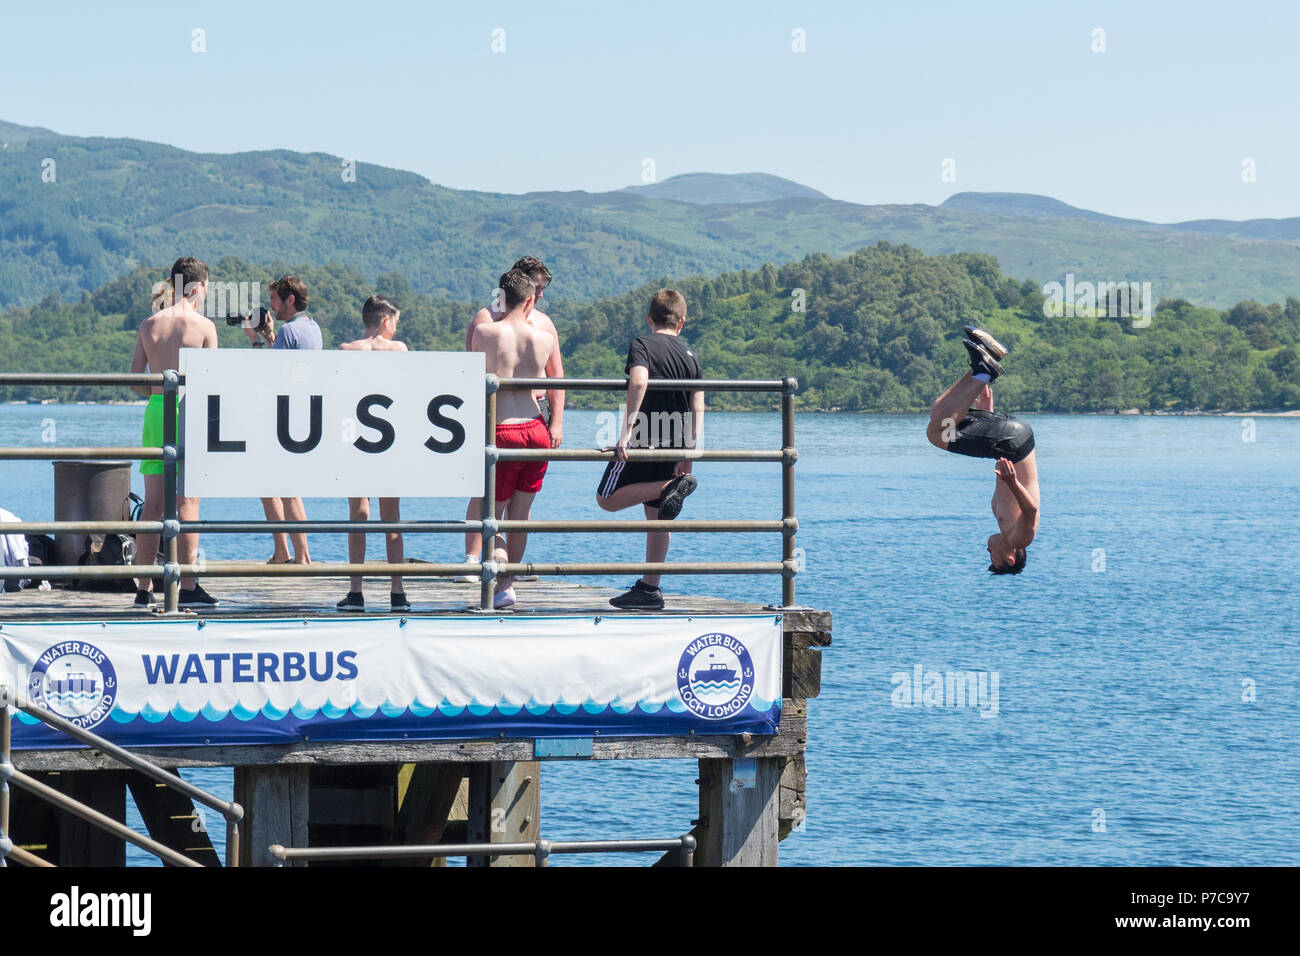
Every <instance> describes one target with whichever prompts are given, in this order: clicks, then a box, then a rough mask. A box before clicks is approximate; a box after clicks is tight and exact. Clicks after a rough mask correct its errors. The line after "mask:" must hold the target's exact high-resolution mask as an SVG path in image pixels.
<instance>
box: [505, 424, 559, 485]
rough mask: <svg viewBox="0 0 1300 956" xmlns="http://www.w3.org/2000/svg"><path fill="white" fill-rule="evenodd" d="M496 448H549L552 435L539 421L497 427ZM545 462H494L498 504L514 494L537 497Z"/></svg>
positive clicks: (544, 473) (544, 474)
mask: <svg viewBox="0 0 1300 956" xmlns="http://www.w3.org/2000/svg"><path fill="white" fill-rule="evenodd" d="M497 447H498V448H550V447H551V433H550V432H549V431H548V430H547V428H546V423H545V422H543V421H542V420H541V418H534V419H532V420H531V421H527V422H515V423H511V424H508V425H498V426H497ZM547 464H548V462H545V461H499V462H497V502H498V503H500V502H503V501H505V500H506V499H507V498H509V497H510V496H511V495H513V494H514V493H515V492H516V491H523V492H527V493H528V494H536V493H537V492H539V491H541V490H542V478H544V477H545V476H546V466H547Z"/></svg>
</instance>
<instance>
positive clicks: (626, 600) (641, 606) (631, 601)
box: [609, 579, 664, 611]
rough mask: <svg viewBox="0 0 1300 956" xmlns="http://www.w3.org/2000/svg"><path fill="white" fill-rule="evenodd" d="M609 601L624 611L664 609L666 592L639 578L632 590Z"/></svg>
mask: <svg viewBox="0 0 1300 956" xmlns="http://www.w3.org/2000/svg"><path fill="white" fill-rule="evenodd" d="M609 603H610V604H612V605H614V607H616V608H618V609H619V610H622V611H662V610H663V609H664V592H663V591H661V590H659V589H658V588H652V587H651V586H650V585H648V584H646V583H645V582H644V581H642V580H639V579H638V580H637V582H636V584H634V585H632V588H631V590H629V591H627V592H626V593H625V594H620V595H619V596H618V597H616V598H610V599H609Z"/></svg>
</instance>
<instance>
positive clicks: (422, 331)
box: [0, 243, 1300, 412]
mask: <svg viewBox="0 0 1300 956" xmlns="http://www.w3.org/2000/svg"><path fill="white" fill-rule="evenodd" d="M285 271H290V269H289V268H288V267H286V266H285V265H282V264H273V265H272V266H271V267H268V268H260V267H255V266H252V265H250V264H248V263H245V262H242V261H240V260H237V259H234V258H227V259H223V260H221V261H220V262H219V263H217V264H215V265H214V267H213V280H214V281H221V282H232V281H233V282H238V281H247V282H252V283H265V281H266V280H267V279H268V278H269V277H270V276H271V275H273V274H278V273H281V272H285ZM292 271H294V272H295V273H296V274H298V275H301V276H302V277H303V278H304V279H305V281H306V282H307V284H308V288H309V289H310V291H311V296H312V302H311V310H310V311H311V312H312V313H313V314H314V315H315V316H316V318H317V320H318V321H319V322H320V324H321V326H322V329H323V331H324V335H325V345H326V347H327V348H330V347H334V346H337V344H338V343H339V342H341V341H346V340H348V339H351V338H355V337H357V336H358V335H360V334H361V322H360V310H361V303H362V302H363V301H364V300H365V299H366V297H367V296H369V295H370V294H372V293H373V292H376V291H378V292H380V293H382V294H384V295H387V296H390V297H391V298H393V299H394V300H395V301H396V302H397V303H398V304H399V305H400V306H401V308H402V318H401V324H400V327H399V330H398V331H399V338H402V339H403V340H405V341H406V342H407V343H408V344H409V345H410V346H411V347H412V348H415V349H460V348H462V347H463V344H464V334H465V327H466V324H467V323H468V321H469V319H470V317H471V316H472V314H473V312H474V310H475V309H476V308H477V307H478V305H479V304H481V303H479V304H471V303H466V302H453V301H449V300H446V299H435V298H433V297H431V296H428V295H424V294H419V293H416V292H414V291H412V288H411V283H410V282H409V281H408V280H407V279H406V278H405V277H404V276H402V275H400V274H398V273H395V272H389V273H386V274H384V275H381V276H380V277H379V279H378V281H377V282H370V281H368V280H367V279H366V277H365V276H364V275H363V274H362V273H361V272H360V271H359V270H357V269H356V268H354V267H349V266H341V265H334V264H328V263H327V264H324V265H318V266H302V267H293V268H292ZM161 272H162V270H161V269H160V268H157V267H155V268H152V269H146V268H143V267H142V268H138V269H136V270H134V271H132V272H131V273H130V274H128V275H126V276H123V277H121V278H119V279H117V280H114V281H113V282H110V283H108V284H106V285H104V286H102V287H100V288H99V289H97V290H95V291H94V292H93V293H84V294H83V295H82V296H81V298H80V300H79V301H77V302H72V303H66V302H62V301H60V300H59V299H58V298H57V297H55V296H48V297H46V298H45V299H44V300H42V301H41V302H39V303H37V304H35V305H32V306H27V307H23V308H15V309H10V310H9V311H8V312H6V313H5V314H4V315H3V316H0V354H3V355H4V356H5V360H4V367H5V369H6V370H11V371H29V370H30V371H37V370H41V371H113V370H122V369H125V368H127V367H128V365H129V363H130V360H131V352H132V349H133V347H134V329H135V328H136V326H137V325H138V324H139V322H140V320H141V319H142V318H143V317H144V316H146V315H147V314H148V295H149V290H150V287H151V286H152V285H153V283H154V282H155V281H157V280H158V279H159V278H161ZM663 284H672V285H675V286H676V287H677V288H679V289H681V290H682V292H683V293H684V294H685V295H686V298H687V303H688V310H689V311H688V319H687V326H686V331H685V335H686V336H687V338H688V340H689V341H690V342H691V344H692V345H693V347H694V348H695V350H696V351H697V353H698V354H699V356H700V359H701V362H702V363H703V366H704V370H705V374H706V375H707V376H709V377H724V376H725V377H737V378H740V377H744V378H777V377H781V376H783V375H794V376H796V377H797V378H798V379H799V381H800V383H801V392H800V395H799V403H800V405H801V407H803V408H808V409H845V410H862V411H882V412H903V411H921V410H924V409H926V408H928V407H929V404H930V402H931V401H932V400H933V398H934V396H935V395H936V394H937V393H938V392H939V391H940V390H941V389H942V388H944V387H945V386H947V385H948V384H949V383H950V382H951V381H952V380H953V379H954V378H955V377H956V376H957V375H958V374H960V372H961V371H963V370H964V369H965V367H966V353H965V350H964V349H963V348H962V346H961V344H960V339H961V334H962V333H961V327H962V325H963V324H965V323H972V324H978V325H980V326H982V327H984V328H987V329H989V330H991V331H992V332H993V333H994V334H995V335H996V336H997V337H998V338H999V339H1001V340H1002V342H1003V343H1004V344H1006V345H1007V346H1009V347H1010V348H1011V349H1012V355H1011V356H1009V357H1008V358H1007V360H1006V363H1005V364H1006V366H1007V371H1008V374H1007V375H1006V376H1005V377H1004V378H1003V379H1001V380H999V381H998V383H997V393H998V397H999V401H1000V402H1001V403H1002V406H1003V407H1007V408H1013V409H1017V410H1020V411H1026V412H1032V411H1063V412H1076V411H1097V412H1105V411H1119V410H1124V409H1129V408H1137V409H1141V410H1143V411H1155V410H1194V409H1203V410H1210V409H1222V410H1245V409H1259V410H1263V409H1294V408H1300V299H1296V298H1288V299H1287V300H1286V302H1285V303H1273V304H1261V303H1257V302H1253V301H1245V302H1241V303H1239V304H1237V305H1236V306H1234V307H1233V308H1231V309H1229V310H1226V311H1220V310H1217V309H1211V308H1204V307H1198V306H1195V305H1193V304H1191V303H1189V302H1186V301H1183V300H1165V301H1162V302H1160V303H1159V305H1158V307H1157V308H1156V310H1155V313H1154V315H1153V316H1152V318H1151V320H1150V324H1149V325H1148V326H1147V327H1145V328H1143V327H1135V322H1134V320H1133V319H1131V318H1125V317H1114V318H1112V317H1108V316H1104V315H1103V316H1099V317H1098V316H1093V315H1088V316H1076V317H1061V318H1048V317H1046V316H1045V315H1044V310H1043V296H1042V294H1041V293H1040V292H1039V288H1040V286H1039V285H1038V284H1037V283H1036V282H1035V281H1033V280H1029V279H1019V278H1013V277H1008V276H1004V275H1003V274H1002V273H1001V271H1000V270H999V268H998V263H997V261H996V260H995V259H993V258H992V257H990V256H983V255H973V254H958V255H952V256H928V255H925V254H924V253H921V252H919V251H918V250H916V249H913V248H909V247H907V246H890V245H887V244H884V243H881V244H879V245H877V246H873V247H870V248H866V249H862V250H859V251H858V252H855V253H854V254H852V255H851V256H848V257H846V258H843V259H832V258H830V257H828V256H825V255H813V256H808V257H807V258H805V259H804V260H803V261H801V262H798V263H791V264H788V265H785V266H782V267H781V268H776V267H774V266H772V265H770V264H768V265H764V266H763V267H762V268H760V269H758V270H754V271H742V272H732V273H727V274H725V275H722V276H719V277H717V278H715V279H704V278H691V277H679V276H665V277H663V278H662V279H661V280H660V281H657V282H654V283H649V284H647V285H645V286H643V287H641V288H639V289H636V290H634V291H632V292H629V293H626V294H624V295H621V296H618V297H614V298H603V299H599V300H597V301H595V302H587V303H580V302H573V301H571V300H570V301H568V302H567V303H566V301H564V300H554V301H553V300H552V298H551V296H549V295H548V296H547V298H546V299H545V300H544V305H545V308H546V310H547V311H548V312H549V313H550V314H551V315H552V317H553V318H554V319H555V320H556V324H557V326H558V327H559V329H560V332H561V336H562V339H563V347H564V355H565V367H566V372H567V373H568V374H569V375H573V376H601V377H610V376H618V375H621V374H622V371H623V359H624V356H625V354H626V348H627V343H628V341H629V340H630V339H631V338H633V337H634V336H636V335H639V334H641V333H642V332H643V331H644V330H645V320H644V315H645V309H646V301H647V299H648V297H649V295H650V293H651V292H653V291H654V289H656V288H658V287H659V286H660V285H663ZM1142 323H1143V320H1141V319H1139V320H1138V322H1137V323H1136V325H1138V326H1140V325H1142ZM218 324H219V325H220V327H221V344H222V346H223V347H232V346H233V347H240V348H246V347H247V339H246V338H245V337H244V334H243V333H242V332H241V331H239V330H237V329H230V328H228V327H226V326H225V325H224V324H222V323H220V322H218ZM0 394H2V395H3V397H4V398H10V399H12V398H43V397H56V396H58V397H61V398H63V399H64V400H68V399H90V400H94V399H100V400H102V399H106V398H110V397H117V398H127V397H130V395H129V393H127V392H126V391H125V390H118V391H116V392H111V393H110V392H105V391H103V390H98V391H92V390H88V389H81V390H77V391H76V392H75V393H72V392H70V391H69V390H54V389H49V388H30V389H9V390H5V391H3V393H0ZM572 399H573V401H574V402H575V403H577V404H585V405H587V406H588V407H591V406H592V405H593V403H595V402H597V401H603V402H606V403H607V402H608V398H607V397H604V398H602V397H601V396H598V395H592V394H588V395H581V394H575V395H573V396H572ZM711 401H712V403H713V406H714V407H723V406H725V407H770V403H771V398H770V396H769V397H760V396H755V397H753V398H752V399H750V398H746V397H744V396H718V397H717V398H716V399H711ZM765 403H766V404H765Z"/></svg>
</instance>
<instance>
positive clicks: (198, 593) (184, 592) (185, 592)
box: [179, 581, 217, 608]
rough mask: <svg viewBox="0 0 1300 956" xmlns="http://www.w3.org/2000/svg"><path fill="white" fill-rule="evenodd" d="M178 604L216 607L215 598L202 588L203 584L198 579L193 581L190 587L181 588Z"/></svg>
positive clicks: (194, 606)
mask: <svg viewBox="0 0 1300 956" xmlns="http://www.w3.org/2000/svg"><path fill="white" fill-rule="evenodd" d="M179 603H180V606H181V607H192V608H205V607H216V606H217V599H216V598H214V597H213V596H212V595H211V594H209V593H208V592H207V591H205V590H203V585H201V584H199V582H198V581H195V582H194V587H192V588H181V594H180V602H179Z"/></svg>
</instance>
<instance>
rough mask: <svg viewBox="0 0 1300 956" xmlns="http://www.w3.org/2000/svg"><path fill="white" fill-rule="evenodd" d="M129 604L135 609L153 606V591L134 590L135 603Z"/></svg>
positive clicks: (145, 609)
mask: <svg viewBox="0 0 1300 956" xmlns="http://www.w3.org/2000/svg"><path fill="white" fill-rule="evenodd" d="M131 606H132V607H134V608H135V609H136V610H137V611H147V610H149V609H150V608H151V607H153V592H152V591H144V590H140V591H136V592H135V604H133V605H131Z"/></svg>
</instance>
